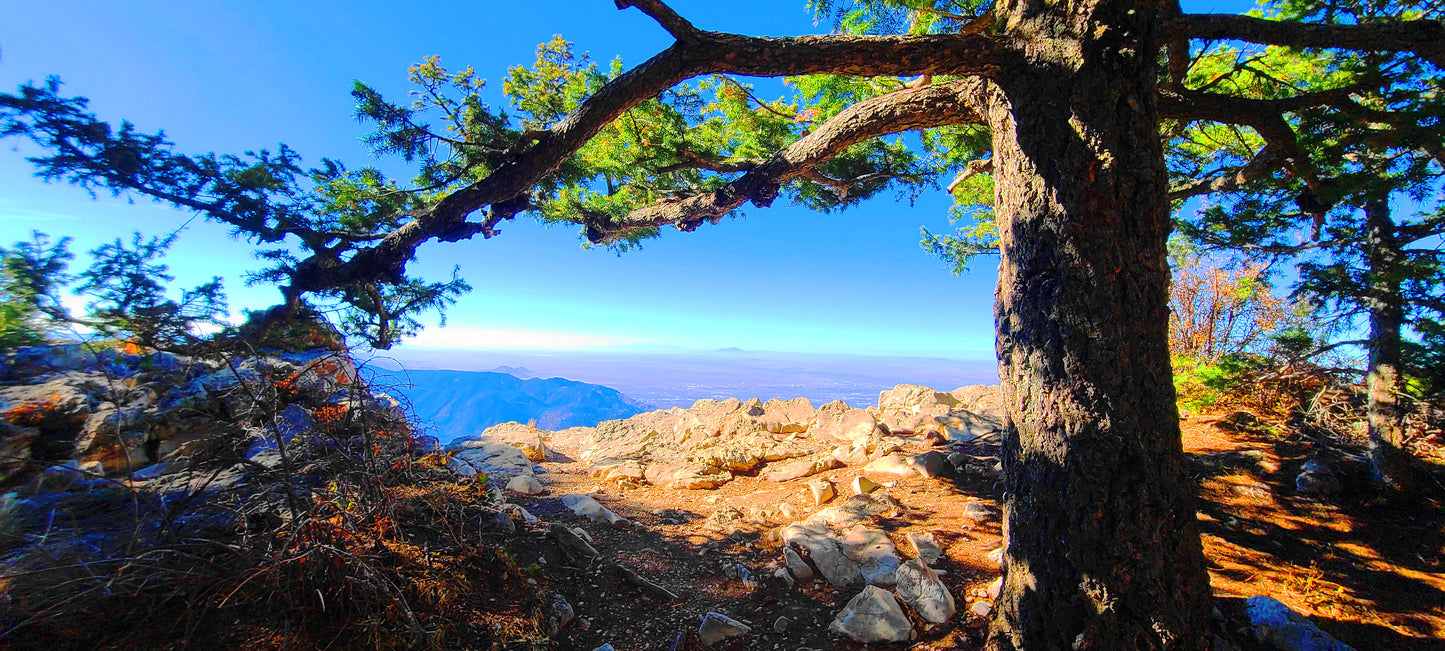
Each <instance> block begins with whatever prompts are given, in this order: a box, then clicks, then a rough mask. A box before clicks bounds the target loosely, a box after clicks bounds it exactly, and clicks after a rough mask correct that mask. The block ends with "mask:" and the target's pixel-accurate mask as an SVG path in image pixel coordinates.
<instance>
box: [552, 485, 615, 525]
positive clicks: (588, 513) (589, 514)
mask: <svg viewBox="0 0 1445 651" xmlns="http://www.w3.org/2000/svg"><path fill="white" fill-rule="evenodd" d="M561 500H562V505H563V506H565V507H567V508H569V509H572V512H573V513H576V514H577V515H580V516H583V517H585V518H588V519H590V520H592V521H593V522H605V523H607V524H609V525H611V526H613V527H616V528H618V529H628V528H630V527H631V526H632V522H631V521H629V520H628V519H627V518H624V517H622V516H620V515H617V514H616V513H613V512H612V511H611V510H609V509H608V508H607V507H605V506H602V505H601V504H599V503H598V502H597V500H595V499H592V497H591V496H589V495H579V494H577V493H568V494H566V495H563V496H562V497H561Z"/></svg>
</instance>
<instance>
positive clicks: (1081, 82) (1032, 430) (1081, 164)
mask: <svg viewBox="0 0 1445 651" xmlns="http://www.w3.org/2000/svg"><path fill="white" fill-rule="evenodd" d="M998 11H999V24H1000V27H1001V30H1002V31H1003V32H1004V34H1005V35H1016V36H1019V37H1021V38H1020V39H1019V41H1016V42H1025V41H1027V42H1029V43H1032V44H1031V45H1028V46H1027V50H1026V56H1025V57H1024V60H1023V61H1021V62H1020V65H1019V66H1013V67H1009V68H1007V69H1008V70H1010V71H1017V72H1010V73H1006V74H1007V76H1005V77H1004V78H1002V79H1000V80H999V81H998V83H997V90H996V92H995V93H994V96H993V98H992V100H991V107H990V115H989V121H990V125H991V128H992V130H993V134H994V148H995V149H994V151H995V156H996V158H995V166H996V172H995V182H996V188H997V190H996V192H997V196H996V210H997V215H998V222H999V232H1000V239H1001V253H1002V261H1001V262H1000V266H999V285H998V293H997V302H996V303H995V315H996V317H997V331H998V332H997V334H998V344H997V346H998V356H999V373H1000V376H1001V378H1002V380H1003V385H1004V396H1005V400H1006V404H1007V410H1008V416H1009V421H1010V422H1009V425H1008V431H1007V434H1006V438H1005V442H1004V449H1003V462H1004V472H1005V486H1006V490H1007V496H1006V504H1005V508H1004V539H1005V544H1006V551H1005V569H1004V587H1003V592H1002V594H1001V595H1000V597H999V599H998V600H997V602H996V604H995V608H996V614H995V618H994V622H993V626H994V628H993V632H992V635H991V641H990V646H991V647H992V648H995V649H1023V650H1028V651H1044V650H1050V651H1051V650H1054V649H1081V650H1082V649H1093V650H1100V651H1104V650H1108V651H1129V650H1133V649H1189V650H1199V649H1203V648H1205V641H1204V640H1205V635H1206V624H1207V617H1208V612H1209V608H1210V591H1209V577H1208V573H1207V569H1206V566H1205V563H1204V557H1203V552H1202V549H1201V544H1200V539H1199V528H1198V523H1197V522H1196V520H1195V507H1194V499H1195V498H1194V494H1195V490H1196V488H1195V485H1194V483H1193V482H1192V480H1191V479H1190V477H1189V476H1188V474H1187V473H1186V472H1185V469H1184V458H1183V451H1182V446H1181V443H1180V437H1179V421H1178V412H1177V408H1176V406H1175V403H1174V386H1173V382H1172V375H1171V369H1170V365H1169V353H1168V331H1167V328H1168V316H1169V315H1168V283H1169V269H1168V264H1167V262H1166V257H1165V240H1166V238H1167V236H1168V233H1169V228H1170V221H1169V206H1168V202H1167V200H1166V190H1167V181H1166V177H1165V171H1164V160H1163V153H1162V150H1161V146H1160V142H1159V137H1158V135H1157V133H1158V131H1157V123H1158V120H1157V116H1156V111H1155V102H1154V75H1155V65H1156V64H1155V61H1154V58H1153V53H1154V52H1157V48H1156V47H1155V38H1156V36H1157V35H1156V34H1155V33H1154V29H1155V28H1154V26H1153V24H1152V23H1153V14H1154V11H1155V9H1154V5H1152V4H1148V3H1143V2H1133V1H1129V0H1118V1H1114V0H1102V1H1101V2H1084V3H1079V4H1072V5H1048V6H1044V5H1042V4H1032V3H1030V2H1029V0H1014V1H1012V2H1005V3H1001V4H1000V5H999V7H998Z"/></svg>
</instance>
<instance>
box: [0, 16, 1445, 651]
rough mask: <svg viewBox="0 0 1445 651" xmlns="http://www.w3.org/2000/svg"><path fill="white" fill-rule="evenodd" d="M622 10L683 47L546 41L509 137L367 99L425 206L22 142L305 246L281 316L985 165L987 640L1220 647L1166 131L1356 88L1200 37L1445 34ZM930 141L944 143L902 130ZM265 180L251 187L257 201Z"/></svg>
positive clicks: (273, 175) (1422, 48) (1433, 43)
mask: <svg viewBox="0 0 1445 651" xmlns="http://www.w3.org/2000/svg"><path fill="white" fill-rule="evenodd" d="M616 4H617V6H618V7H619V8H621V9H627V8H636V9H639V10H640V11H641V12H642V13H644V14H646V15H647V16H649V17H650V18H651V19H653V20H654V21H655V22H656V23H657V24H658V25H660V26H661V27H662V28H663V29H665V30H666V31H667V32H668V33H669V34H671V35H672V36H673V37H674V39H675V42H674V43H673V45H671V46H670V47H668V48H667V49H665V50H663V51H662V52H659V53H658V54H657V55H655V56H653V57H652V58H651V59H649V60H647V61H646V62H644V63H642V64H640V65H638V66H637V67H635V68H631V69H627V70H623V69H622V67H621V66H620V64H614V65H612V66H610V67H608V68H607V69H603V68H601V67H599V66H595V65H593V64H590V63H588V62H586V61H585V60H583V59H581V58H579V57H576V56H574V55H573V54H572V53H571V52H570V50H569V49H568V48H567V47H565V44H561V43H554V44H549V45H547V46H544V48H543V49H542V51H541V53H540V56H539V60H538V62H537V64H536V65H534V66H532V67H530V68H521V67H519V68H513V69H512V70H511V71H510V73H509V75H508V77H507V79H506V82H505V84H504V90H506V91H507V92H508V94H509V96H510V97H511V98H512V102H513V108H514V110H515V111H516V114H515V115H507V114H505V113H504V112H502V111H497V110H493V109H491V108H490V107H488V106H486V105H485V104H483V103H482V102H481V101H480V99H479V96H478V94H477V90H478V89H479V88H480V84H481V81H480V80H479V79H478V78H477V77H476V75H475V73H474V72H473V71H471V70H470V69H467V70H463V71H461V72H457V73H451V72H448V71H446V70H445V69H443V68H442V67H441V65H440V63H439V62H437V61H435V60H431V61H428V62H426V63H425V64H422V65H419V66H417V67H416V68H414V70H413V76H414V78H415V79H416V81H417V82H418V83H419V84H421V86H422V89H423V91H424V92H422V93H420V94H419V95H418V96H417V97H418V99H417V100H416V101H415V102H413V103H410V104H408V105H400V104H395V103H391V102H389V101H387V100H386V99H385V98H383V97H382V96H381V95H380V94H378V93H376V92H375V91H374V90H373V89H371V88H369V87H366V86H364V85H360V86H358V87H357V88H356V91H355V94H356V96H357V98H358V101H359V104H360V111H361V113H362V115H364V116H366V117H369V118H371V119H372V120H374V121H375V122H376V123H377V126H378V129H377V132H376V134H375V137H374V139H373V143H374V144H375V145H376V146H377V147H378V148H379V149H381V150H385V151H389V152H393V153H396V154H399V155H401V156H403V157H404V158H407V159H408V160H414V161H416V162H418V163H419V166H420V168H421V173H420V175H419V179H418V180H419V182H418V183H416V184H415V187H414V188H403V187H400V186H398V185H396V184H395V183H393V182H391V181H388V180H385V179H381V178H380V177H379V175H371V176H366V177H365V178H358V177H357V176H356V175H355V174H353V173H345V174H343V173H341V172H339V171H338V172H335V173H326V171H325V170H323V173H321V174H319V175H315V176H313V178H314V179H315V182H317V183H319V184H321V185H323V186H329V185H331V184H340V185H341V186H343V187H342V188H341V189H340V190H338V191H336V192H335V193H334V194H327V195H326V197H327V199H326V201H325V202H323V203H320V204H312V203H308V202H307V200H306V199H304V198H303V193H301V192H299V191H293V190H292V188H294V187H299V181H300V180H301V178H302V173H301V172H300V170H299V167H297V166H296V165H295V164H294V158H291V157H289V155H288V156H284V157H281V160H277V159H275V158H265V157H250V158H246V159H237V160H236V161H235V162H234V163H229V162H227V161H225V160H223V159H217V158H215V157H211V158H206V157H190V158H186V159H185V160H180V159H172V160H162V161H159V162H158V164H159V165H160V167H159V169H160V170H166V169H170V168H171V167H170V166H171V165H172V164H174V165H178V166H181V167H183V168H184V169H186V170H188V171H187V173H196V174H200V175H202V176H203V177H204V183H208V184H211V185H204V188H205V189H206V192H205V193H204V194H205V196H204V197H191V196H190V195H189V194H187V193H176V192H173V191H167V190H166V189H165V188H166V187H170V186H165V185H164V183H160V185H157V183H159V182H162V181H166V179H165V178H159V179H157V178H156V177H155V174H154V172H155V171H156V170H157V167H156V166H155V165H152V161H151V160H149V159H147V158H146V156H144V155H140V156H134V160H132V157H130V156H129V155H127V156H125V157H120V158H116V157H109V156H108V154H107V151H106V150H105V149H104V148H93V149H89V150H83V155H81V156H79V157H76V156H74V155H73V154H71V153H70V151H71V150H70V149H68V146H69V145H70V144H71V143H72V142H73V141H74V140H75V138H77V137H79V136H76V135H74V133H73V132H71V131H64V132H62V131H56V130H50V131H47V130H45V129H44V128H41V126H43V125H42V122H43V119H42V118H43V117H44V115H45V114H46V112H47V106H54V102H55V101H56V96H55V92H54V90H53V89H50V90H47V89H44V88H40V89H34V88H28V89H22V95H26V94H27V93H29V96H30V97H32V99H33V100H35V101H36V102H38V103H36V104H33V105H26V104H17V103H15V102H14V101H13V100H10V99H7V101H6V102H3V103H0V110H3V113H0V115H4V116H6V117H7V123H6V127H5V129H4V131H3V132H4V133H8V134H18V135H27V136H30V137H31V138H32V139H33V140H37V141H39V142H40V143H41V144H42V145H45V146H49V147H52V151H54V152H56V153H55V155H54V156H52V157H50V158H46V159H41V161H40V162H41V164H42V165H43V166H44V167H43V172H44V173H47V174H49V175H50V176H53V177H56V178H67V179H70V180H73V181H79V182H82V183H85V182H91V183H95V184H98V185H100V186H101V187H104V188H107V189H127V188H129V189H132V190H135V191H141V192H147V193H148V194H150V196H157V197H159V198H161V199H162V200H167V201H171V200H172V198H171V195H174V196H175V197H179V198H180V199H183V200H184V201H193V202H196V203H195V205H194V206H193V207H194V208H195V209H196V210H199V211H201V212H203V213H205V214H207V215H208V216H211V217H212V218H215V219H218V220H221V221H224V222H226V223H228V224H231V225H233V226H236V227H237V228H238V229H240V230H241V231H242V232H243V233H244V234H248V235H251V236H253V237H256V238H258V239H261V240H263V241H272V242H275V241H280V240H283V239H286V238H292V239H294V240H300V242H301V244H302V247H303V248H304V249H305V251H306V254H307V257H305V258H300V259H290V258H285V259H282V264H280V265H279V266H278V267H277V268H276V269H275V274H274V275H272V276H269V278H270V279H273V280H275V281H277V282H279V283H284V291H283V295H284V297H285V298H286V299H287V300H288V301H292V302H294V301H299V300H301V298H302V297H303V296H305V295H308V294H317V293H322V294H324V293H327V292H333V293H335V292H342V293H343V294H344V295H348V296H349V295H351V294H347V293H346V288H351V287H365V286H367V285H368V284H369V285H373V286H376V287H382V286H386V287H398V286H405V285H404V283H406V282H410V281H409V279H408V278H407V276H406V266H407V263H408V262H409V261H411V260H412V259H414V258H415V256H416V253H417V250H418V248H419V247H420V246H422V245H424V244H426V243H428V242H431V241H455V240H461V239H466V238H471V237H475V236H478V235H481V236H484V237H491V236H493V235H495V234H496V233H497V227H498V225H499V224H501V223H502V222H503V221H506V220H509V219H513V218H515V217H517V216H518V215H523V214H526V215H532V216H536V217H539V218H541V219H544V220H562V221H567V222H572V223H576V224H578V225H579V226H580V227H581V229H582V230H583V232H584V234H585V236H586V237H587V238H588V240H589V241H590V242H593V243H597V244H604V245H611V246H618V247H626V246H628V245H629V244H630V243H631V242H635V241H636V240H637V239H638V238H641V237H647V236H651V235H654V234H656V233H657V232H658V229H660V228H662V227H664V226H673V227H675V228H677V229H679V230H683V231H693V230H696V229H698V228H700V227H702V226H703V225H705V224H709V223H715V222H717V221H719V220H721V219H723V218H724V217H726V216H727V215H729V214H731V213H733V212H735V211H736V210H738V209H739V208H741V207H743V206H744V205H746V204H752V205H754V206H757V207H760V208H762V207H767V206H770V205H772V204H773V203H774V202H775V201H776V200H777V199H778V198H779V197H780V196H786V197H788V198H790V199H792V200H795V201H798V202H800V203H802V204H803V205H807V206H810V207H814V208H818V209H824V210H827V209H834V208H838V207H844V206H847V205H849V204H851V203H854V202H857V201H860V200H862V199H865V198H868V197H870V196H875V195H877V194H879V193H880V192H883V191H885V190H888V189H890V188H894V189H904V190H905V191H909V190H910V188H914V187H916V186H918V185H920V184H929V183H939V184H941V181H940V179H943V178H948V175H961V173H964V172H967V171H968V170H970V169H974V170H981V169H984V168H991V170H992V177H991V180H992V183H993V200H992V202H991V204H992V208H991V210H992V212H993V214H994V216H995V223H996V224H997V233H998V238H999V248H1000V258H1001V262H1000V267H999V272H1000V278H999V285H998V294H997V301H996V307H995V318H996V323H997V325H996V329H997V351H998V355H999V364H1000V376H1001V377H1002V378H1003V382H1004V395H1005V402H1006V404H1007V415H1008V421H1009V422H1008V425H1007V433H1006V436H1005V442H1004V450H1003V457H1004V467H1005V482H1004V483H1005V486H1006V491H1007V495H1006V504H1005V516H1004V517H1005V525H1004V526H1005V540H1006V553H1005V569H1004V587H1003V593H1002V595H1001V596H1000V598H999V599H998V601H997V608H996V614H995V616H994V620H993V634H992V638H991V639H992V642H991V644H992V646H993V647H994V648H998V649H1060V648H1072V649H1110V650H1114V649H1203V648H1205V646H1206V638H1207V635H1206V628H1207V627H1206V623H1207V619H1208V612H1209V598H1210V595H1209V585H1208V574H1207V570H1206V567H1205V563H1204V558H1203V553H1202V551H1201V544H1200V538H1199V530H1198V525H1197V523H1196V521H1195V515H1194V513H1195V508H1194V496H1193V491H1194V487H1193V484H1192V482H1191V481H1190V479H1189V477H1188V475H1187V474H1186V472H1185V470H1184V465H1183V452H1182V449H1181V443H1180V438H1179V428H1178V419H1177V416H1176V411H1175V406H1174V390H1173V385H1172V382H1171V373H1170V366H1169V356H1168V349H1167V332H1166V329H1167V322H1168V310H1167V288H1168V281H1169V272H1168V265H1167V263H1166V262H1165V240H1166V238H1167V236H1168V234H1169V231H1170V219H1169V208H1170V206H1169V196H1170V194H1169V192H1170V189H1169V186H1168V180H1167V171H1166V167H1165V162H1164V155H1163V148H1162V146H1161V133H1162V132H1161V130H1160V125H1161V119H1168V120H1216V121H1220V122H1223V123H1229V124H1237V125H1242V127H1248V128H1251V129H1256V130H1259V131H1260V133H1261V137H1263V138H1264V139H1265V140H1267V141H1269V142H1271V143H1279V142H1285V141H1288V142H1293V141H1294V139H1295V138H1296V134H1295V133H1294V130H1293V129H1292V128H1289V124H1288V122H1287V121H1283V120H1282V117H1281V116H1282V115H1284V114H1285V113H1287V111H1288V110H1289V109H1291V108H1292V107H1294V108H1297V107H1298V106H1300V105H1329V104H1330V103H1331V102H1332V101H1338V97H1337V96H1335V95H1326V96H1316V95H1306V96H1302V97H1298V98H1291V99H1288V100H1286V101H1284V102H1280V101H1276V100H1262V99H1259V98H1256V97H1251V96H1248V95H1242V94H1232V93H1229V92H1219V89H1215V88H1212V87H1194V86H1190V85H1189V84H1188V83H1187V79H1188V71H1189V68H1190V67H1191V65H1193V63H1195V60H1196V57H1195V54H1196V53H1197V46H1191V43H1195V44H1197V43H1202V42H1207V41H1212V40H1230V41H1240V42H1248V43H1255V44H1260V45H1278V46H1295V47H1304V48H1344V49H1348V50H1350V51H1359V52H1382V53H1388V54H1389V55H1390V56H1399V57H1402V58H1408V59H1410V60H1412V61H1422V63H1421V65H1428V66H1432V69H1434V68H1438V67H1439V66H1441V65H1442V63H1445V25H1442V24H1441V22H1439V20H1438V19H1436V18H1434V17H1433V16H1432V17H1430V18H1423V19H1422V18H1417V17H1407V18H1408V19H1400V18H1391V19H1388V20H1381V21H1377V22H1368V23H1360V24H1338V23H1332V22H1331V20H1329V18H1328V17H1323V18H1320V17H1313V16H1310V17H1307V18H1308V20H1270V19H1264V18H1260V17H1253V16H1236V15H1217V14H1201V15H1186V14H1183V13H1182V12H1181V11H1180V9H1179V6H1178V5H1177V4H1174V3H1169V2H1164V3H1152V2H1142V1H1140V0H1089V1H1086V2H1077V3H1054V2H1017V3H999V4H988V3H984V2H977V1H975V0H869V1H861V0H860V1H855V2H848V3H833V2H827V1H824V0H817V1H815V2H814V3H813V6H814V8H815V9H817V10H818V11H819V13H820V14H821V15H824V16H831V17H834V18H836V19H837V20H836V24H837V26H838V28H839V30H838V32H837V33H833V34H827V35H821V36H803V37H794V38H761V37H750V36H742V35H736V34H724V33H718V32H713V31H707V30H706V29H701V28H699V27H697V26H694V25H693V24H692V23H691V22H689V21H688V20H687V19H685V18H684V17H683V16H681V15H679V14H678V13H677V12H675V11H674V10H672V9H671V8H670V7H668V6H667V5H666V4H664V3H663V2H662V1H661V0H616ZM1161 61H1166V62H1167V66H1166V68H1165V69H1164V70H1162V71H1161V69H1160V62H1161ZM730 76H758V77H799V79H798V80H797V82H796V85H797V88H798V90H799V93H798V96H797V97H796V98H795V100H794V101H777V102H762V101H758V100H757V99H756V98H755V96H754V95H755V93H754V92H753V91H752V89H750V88H749V87H747V86H745V85H743V84H742V83H740V82H737V81H734V80H732V79H731V78H730ZM692 79H700V81H697V82H694V83H691V84H687V83H684V82H687V81H688V80H692ZM47 93H48V95H47ZM1336 95H1338V94H1336ZM45 102H50V104H45ZM61 108H64V107H61ZM428 116H434V117H428ZM82 117H83V116H82ZM431 119H436V120H439V121H440V122H439V123H440V124H442V125H444V126H445V127H446V128H445V129H441V130H435V129H433V128H432V127H431V126H430V123H429V122H428V120H431ZM1408 119H1413V118H1408ZM1282 121H1283V123H1284V124H1285V126H1286V129H1284V130H1279V129H1273V130H1271V129H1272V127H1277V126H1278V124H1279V123H1280V122H1282ZM37 125H41V126H37ZM62 126H64V125H62ZM912 131H923V136H922V137H923V138H924V139H925V141H926V143H927V144H925V145H924V146H923V147H920V148H913V147H910V146H908V143H909V142H910V141H908V140H906V139H899V138H894V137H892V136H895V134H901V133H904V132H912ZM121 133H122V135H124V134H125V133H126V132H125V130H124V129H122V130H121ZM56 134H59V135H56ZM130 135H131V137H134V134H130ZM97 142H98V143H99V144H107V143H108V141H97ZM140 144H144V143H140ZM1286 144H1288V143H1286ZM1281 146H1283V145H1281ZM138 151H139V153H141V154H144V153H145V151H146V150H144V148H141V149H140V150H138ZM122 153H124V152H122ZM186 161H190V162H186ZM248 166H252V167H257V171H256V172H255V174H254V176H255V177H256V178H255V179H252V180H245V181H243V180H241V179H242V177H244V179H251V176H250V175H247V174H246V171H247V170H248V169H249V167H248ZM118 168H120V171H119V172H115V170H117V169H118ZM197 169H199V170H200V172H192V171H190V170H197ZM337 169H339V168H337ZM215 171H225V172H227V173H228V174H230V176H226V175H218V174H214V173H213V172H215ZM147 174H151V176H146V175H147ZM238 175H239V176H238ZM975 176H977V175H976V174H975ZM217 179H220V180H217ZM222 181H224V182H222ZM293 181H294V182H295V183H293ZM968 182H969V179H968V178H964V179H963V180H960V181H959V184H958V185H955V186H954V187H955V189H957V188H959V187H964V186H965V184H967V183H968ZM146 183H151V185H146ZM137 186H139V187H137ZM187 187H189V186H187ZM145 188H150V189H151V191H149V192H148V191H147V190H146V189H145ZM415 188H420V189H415ZM404 189H413V191H411V192H400V191H399V190H404ZM167 192H169V194H167ZM173 202H174V203H178V204H180V205H188V204H185V203H183V202H180V201H173ZM237 211H239V212H237ZM323 217H324V219H322V218H323ZM337 226H344V227H345V228H337ZM267 238H274V239H269V240H268V239H267ZM398 283H403V284H402V285H398ZM444 290H445V288H443V289H442V292H441V293H440V294H437V296H438V297H440V298H445V296H447V295H448V294H446V293H445V291H444ZM356 295H357V296H361V295H363V294H362V293H360V292H357V293H356ZM382 298H383V299H385V297H384V296H383V297H382ZM443 302H444V301H443ZM431 303H432V304H433V305H435V304H437V303H438V301H432V302H431ZM354 305H356V306H357V307H359V308H362V309H365V307H366V306H364V305H362V304H360V303H354Z"/></svg>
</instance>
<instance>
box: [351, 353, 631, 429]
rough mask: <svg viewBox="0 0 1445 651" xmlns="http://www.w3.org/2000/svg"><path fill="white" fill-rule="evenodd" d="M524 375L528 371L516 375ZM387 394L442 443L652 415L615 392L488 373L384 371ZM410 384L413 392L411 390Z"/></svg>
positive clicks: (561, 380)
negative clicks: (489, 432) (533, 426)
mask: <svg viewBox="0 0 1445 651" xmlns="http://www.w3.org/2000/svg"><path fill="white" fill-rule="evenodd" d="M515 370H520V371H524V372H525V369H515ZM377 381H378V383H379V384H381V385H388V384H389V385H393V386H394V387H395V389H394V390H393V389H391V388H386V389H385V390H386V391H387V392H388V393H393V394H395V393H400V394H402V395H404V396H406V398H407V399H408V400H409V401H410V402H411V405H412V408H413V409H414V410H415V411H416V416H417V418H418V419H419V420H421V422H423V423H426V424H428V425H430V426H432V427H433V430H432V431H431V434H433V435H434V436H436V437H437V438H439V439H441V440H442V441H443V442H446V441H450V440H451V439H454V438H457V437H459V436H470V435H472V434H478V433H480V432H481V431H482V430H484V429H486V428H488V427H490V426H492V425H496V424H497V423H505V422H508V421H517V422H519V423H525V422H527V421H529V420H532V419H534V418H535V419H536V420H537V427H540V428H542V429H549V430H556V429H564V428H567V427H576V426H592V425H596V424H597V423H598V422H599V421H603V420H609V419H613V418H627V417H628V416H632V415H634V414H639V413H642V412H644V411H647V410H649V409H652V407H651V406H650V405H646V404H643V403H641V402H638V401H636V400H633V399H632V398H629V397H627V396H625V395H622V393H621V392H619V391H618V390H616V389H612V388H609V387H604V386H601V385H597V384H587V383H586V382H574V381H572V380H567V379H564V378H556V377H554V378H546V379H542V378H529V379H522V378H519V377H516V376H514V375H511V374H508V373H494V372H485V371H438V370H412V371H379V376H378V378H377ZM408 384H409V385H410V386H408Z"/></svg>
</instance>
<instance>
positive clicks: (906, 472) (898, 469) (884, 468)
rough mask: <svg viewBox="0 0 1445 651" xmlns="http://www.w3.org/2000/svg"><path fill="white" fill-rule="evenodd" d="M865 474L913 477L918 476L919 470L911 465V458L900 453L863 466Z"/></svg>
mask: <svg viewBox="0 0 1445 651" xmlns="http://www.w3.org/2000/svg"><path fill="white" fill-rule="evenodd" d="M863 472H871V473H878V474H883V475H897V476H899V477H913V476H915V475H917V474H918V470H917V469H915V468H914V467H913V464H912V463H910V459H909V457H908V456H906V455H904V454H902V453H898V452H895V453H893V454H889V455H886V456H883V457H880V458H879V459H877V460H876V461H873V462H872V463H869V464H868V465H866V466H863Z"/></svg>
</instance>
